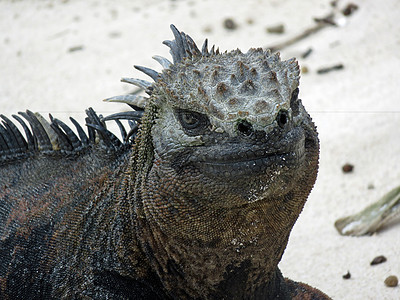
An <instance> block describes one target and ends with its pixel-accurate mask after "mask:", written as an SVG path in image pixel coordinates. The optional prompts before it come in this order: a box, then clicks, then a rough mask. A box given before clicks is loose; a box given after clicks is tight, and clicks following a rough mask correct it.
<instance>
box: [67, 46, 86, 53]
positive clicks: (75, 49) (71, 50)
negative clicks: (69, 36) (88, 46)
mask: <svg viewBox="0 0 400 300" xmlns="http://www.w3.org/2000/svg"><path fill="white" fill-rule="evenodd" d="M81 50H83V46H75V47H70V48H69V49H68V52H76V51H81Z"/></svg>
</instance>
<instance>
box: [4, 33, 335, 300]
mask: <svg viewBox="0 0 400 300" xmlns="http://www.w3.org/2000/svg"><path fill="white" fill-rule="evenodd" d="M172 30H173V32H174V35H175V40H174V41H172V42H171V41H168V42H166V44H167V45H168V46H169V47H170V48H171V52H172V56H173V59H174V62H173V63H170V62H168V61H167V60H166V59H160V58H158V60H159V61H160V62H161V63H162V64H163V66H164V70H163V72H162V73H157V72H155V71H153V70H149V69H144V68H142V67H138V68H139V69H141V70H143V71H144V72H145V73H146V74H148V75H150V76H151V77H152V78H153V79H155V83H153V84H150V83H147V82H144V81H138V80H135V79H124V80H125V81H127V82H130V83H133V84H136V85H139V86H141V87H142V88H144V89H145V90H146V92H147V93H148V94H149V95H150V97H149V98H143V97H134V96H124V97H114V98H111V99H109V100H110V101H122V102H126V103H128V104H130V105H131V106H132V107H134V108H136V109H138V110H139V111H140V110H141V109H143V108H144V115H143V117H142V119H141V125H140V130H139V133H138V135H137V137H136V138H135V143H134V145H133V148H132V149H131V150H128V149H126V150H120V151H111V152H110V148H108V152H107V151H106V150H104V149H102V148H101V147H100V145H97V144H94V145H93V146H92V147H91V148H90V149H89V150H87V151H86V152H85V153H83V154H79V155H77V156H76V157H73V158H70V159H69V160H68V161H67V159H66V158H65V157H63V156H62V155H58V156H57V155H56V157H55V158H54V157H53V158H52V159H51V158H49V157H48V156H46V154H44V153H40V152H39V154H35V155H33V156H32V157H29V158H27V159H25V160H23V161H22V162H18V163H16V162H15V161H12V162H10V163H9V165H6V166H5V167H4V168H3V170H1V171H2V172H3V173H2V174H0V175H2V177H1V178H2V179H1V181H0V184H1V186H5V187H6V188H5V189H3V191H2V195H1V199H2V200H1V201H2V202H1V203H2V204H1V205H2V206H1V207H0V221H1V222H2V224H3V225H2V228H1V231H0V233H1V236H0V237H1V240H0V243H1V244H0V251H1V252H0V258H1V259H2V262H1V263H0V276H1V279H0V286H1V293H2V294H1V295H2V297H3V298H9V299H13V298H16V297H20V298H21V297H25V298H26V297H29V298H34V297H40V298H42V299H46V298H61V297H66V298H94V299H157V298H158V299H277V298H279V299H292V298H293V299H329V298H328V297H327V296H326V295H324V294H323V293H321V292H319V291H318V290H315V289H313V288H311V287H309V286H307V285H305V284H301V283H296V282H293V281H290V280H289V279H284V278H283V277H282V274H281V273H280V271H279V269H278V267H277V265H278V263H279V261H280V259H281V257H282V255H283V252H284V249H285V247H286V245H287V242H288V238H289V234H290V231H291V229H292V227H293V225H294V223H295V222H296V219H297V217H298V215H299V214H300V212H301V210H302V208H303V206H304V203H305V201H306V199H307V197H308V194H309V192H310V191H311V189H312V187H313V185H314V182H315V179H316V176H317V169H318V156H319V142H318V137H317V132H316V129H315V126H314V124H313V123H312V121H311V119H310V117H309V116H308V114H307V113H306V111H305V110H304V107H303V106H302V104H301V101H300V100H299V99H298V98H297V95H298V84H299V69H298V65H297V62H296V61H295V60H294V59H291V60H288V61H281V60H280V58H279V56H278V55H272V54H271V53H270V52H266V51H263V50H262V49H251V50H249V51H248V52H247V53H241V52H240V51H239V50H236V51H232V52H229V53H223V54H219V53H218V52H215V51H214V50H211V51H208V50H207V47H206V45H205V46H204V47H203V49H202V51H199V50H198V49H197V47H196V46H195V44H194V43H193V41H192V40H191V39H190V37H188V36H187V35H185V34H184V33H180V32H179V31H177V30H176V28H175V27H172ZM131 116H132V115H131ZM114 118H117V119H121V118H122V114H119V115H118V116H116V117H114ZM135 118H136V115H135ZM106 119H107V118H106ZM40 122H41V123H42V124H46V123H45V122H44V121H43V120H42V121H40ZM43 126H44V127H45V128H47V127H48V126H47V125H43ZM99 126H100V125H98V128H97V129H96V131H97V134H99V135H102V134H104V133H102V132H104V130H103V131H102V130H101V128H100V129H99ZM100 127H101V126H100ZM51 140H52V141H53V140H55V139H51ZM52 145H53V146H52V147H53V151H50V152H51V154H53V155H54V153H55V152H56V150H55V148H57V147H56V146H57V145H56V142H52ZM55 145H56V146H55ZM110 153H111V154H110ZM60 165H61V166H63V167H65V168H66V169H65V171H64V172H60V171H59V170H60ZM16 169H18V170H20V169H27V170H29V171H28V172H27V173H26V174H25V175H24V176H22V178H21V177H20V176H18V174H17V173H18V172H17V170H16ZM72 170H74V171H72ZM40 174H50V176H51V177H50V178H49V177H46V176H40ZM3 176H4V178H5V179H3ZM25 186H26V188H25V189H24V191H25V192H23V193H20V191H21V190H22V189H23V187H25ZM15 195H17V196H15ZM37 201H39V202H37ZM3 203H6V204H5V205H4V204H3ZM17 203H18V204H17ZM38 206H40V207H38ZM27 207H28V209H26V208H27ZM24 209H25V210H26V211H27V213H24V214H22V216H23V217H19V216H20V214H19V213H18V212H21V211H23V210H24ZM4 258H6V260H5V261H4ZM3 261H4V263H3Z"/></svg>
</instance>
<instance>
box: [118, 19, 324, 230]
mask: <svg viewBox="0 0 400 300" xmlns="http://www.w3.org/2000/svg"><path fill="white" fill-rule="evenodd" d="M171 28H172V31H173V33H174V36H175V40H173V41H166V42H165V44H167V45H168V46H169V47H170V48H171V54H172V57H173V63H172V62H170V61H168V60H167V59H165V58H162V57H155V59H156V60H158V61H159V62H160V63H161V64H162V65H163V67H164V69H163V70H162V72H156V71H154V70H151V69H147V68H144V67H136V68H138V69H139V70H141V71H143V72H144V73H146V74H147V75H149V76H151V77H152V78H153V79H154V80H155V83H153V84H151V83H147V82H144V81H142V80H137V79H124V81H126V82H130V83H133V84H136V85H138V86H141V87H142V88H144V89H145V90H146V91H147V93H148V94H150V95H151V96H150V98H148V99H145V98H138V97H134V96H132V97H130V98H129V99H130V100H129V101H126V98H124V99H125V102H129V103H130V104H131V105H134V106H144V107H145V117H144V121H143V122H142V123H143V124H142V133H141V138H139V140H140V139H141V140H147V141H146V142H142V146H140V147H138V148H140V149H142V151H144V152H146V151H147V153H148V150H149V148H151V152H152V154H151V155H147V156H146V157H147V158H146V159H144V158H143V157H144V156H143V154H139V155H138V156H137V157H136V160H141V161H144V160H146V161H147V162H148V161H150V160H151V161H152V163H151V166H150V167H148V164H149V163H146V164H147V167H146V168H145V169H146V171H142V173H143V172H145V173H147V174H146V175H145V176H147V178H150V179H149V180H148V182H149V183H148V186H147V188H146V189H151V190H152V193H151V197H148V198H146V197H144V198H146V199H144V206H145V209H147V210H148V212H149V214H151V215H152V216H153V217H155V218H156V219H157V218H159V219H160V220H161V219H162V220H166V219H169V218H171V219H169V221H168V222H167V223H168V224H161V225H160V226H161V227H163V228H164V229H165V230H167V231H175V232H176V227H175V226H173V225H172V223H171V224H170V223H169V222H177V223H179V222H178V221H177V220H178V219H179V220H181V219H182V220H181V221H182V222H184V223H187V226H188V228H186V229H187V230H186V229H182V228H181V230H180V231H181V233H182V234H183V235H184V234H185V233H184V232H185V231H187V232H192V229H193V228H191V226H192V225H190V224H189V223H190V222H191V221H193V222H194V220H195V219H197V216H200V215H202V216H204V214H205V210H208V211H209V212H210V213H211V214H213V213H215V212H217V211H218V212H219V214H221V213H227V214H229V213H228V212H229V211H230V212H234V214H237V213H239V214H240V212H243V213H244V212H245V211H246V210H249V209H250V210H254V209H258V210H259V211H261V208H262V209H267V208H268V209H269V208H270V206H271V205H276V204H277V203H278V206H279V202H278V201H277V199H287V200H288V203H290V205H291V208H290V209H287V212H285V213H284V214H286V215H287V219H286V220H285V219H283V220H281V221H279V222H283V223H282V224H281V225H282V227H287V224H291V225H290V228H291V226H292V224H293V223H294V221H295V219H296V218H297V216H298V214H299V213H300V210H301V208H302V206H303V204H304V202H305V200H306V197H307V195H308V193H309V191H310V190H311V187H312V186H313V184H314V181H315V176H316V172H317V162H318V139H317V134H316V131H315V127H314V125H313V123H312V122H311V119H310V118H309V116H308V114H307V113H306V112H305V110H304V107H303V106H302V104H301V101H300V100H299V99H298V98H297V96H298V91H299V90H298V85H299V67H298V64H297V61H296V60H295V59H290V60H286V61H282V60H281V59H280V57H279V54H271V52H270V51H269V50H267V51H264V50H263V49H261V48H259V49H250V50H249V51H248V52H247V53H242V52H241V51H240V50H234V51H231V52H225V53H219V51H218V50H217V51H214V47H212V49H211V50H208V47H207V40H206V41H205V43H204V45H203V47H202V50H199V49H198V48H197V46H196V44H195V43H194V42H193V41H192V39H191V38H190V37H189V36H188V35H186V34H185V33H183V32H179V31H178V30H177V29H176V28H175V27H174V26H171ZM117 99H118V97H117ZM119 99H121V98H119ZM145 128H147V129H145ZM149 136H151V138H150V139H148V137H149ZM139 144H140V141H139ZM150 144H151V145H150ZM143 149H145V150H143ZM139 157H141V158H139ZM149 158H150V159H149ZM137 163H138V162H136V164H137ZM140 163H141V162H139V164H140ZM136 169H140V167H139V168H138V167H136ZM140 176H141V178H143V174H140ZM157 185H158V186H157ZM300 194H301V195H300ZM289 198H293V200H290V201H291V202H290V201H289ZM282 201H283V200H282ZM293 204H294V205H293ZM155 207H157V209H155ZM284 207H285V205H284V204H283V203H282V205H281V208H284ZM268 209H267V210H268ZM274 209H278V210H279V207H276V208H274ZM273 211H274V210H273V209H272V208H271V210H270V212H271V213H273ZM188 212H190V213H189V215H188V216H190V218H189V219H188V220H186V221H185V220H183V219H184V218H185V214H186V215H187V214H188ZM244 214H245V213H244ZM157 215H158V216H157ZM289 215H290V216H289ZM263 217H264V218H266V219H268V218H269V216H267V215H264V216H263ZM274 218H275V216H271V218H270V220H269V221H271V222H273V219H274ZM196 222H197V221H196ZM160 223H162V222H161V221H160ZM205 223H207V224H204V228H203V229H204V230H207V226H209V224H208V221H207V220H206V222H205ZM196 224H197V223H196ZM178 225H179V224H178ZM275 225H278V226H279V224H275ZM275 225H274V226H275ZM193 226H195V225H193ZM196 226H198V224H197V225H196ZM181 227H182V226H181ZM199 230H200V229H199V228H197V229H196V231H197V232H200V231H199ZM223 230H225V228H222V229H220V230H217V231H218V232H221V231H223ZM214 235H215V234H214ZM214 237H215V236H214Z"/></svg>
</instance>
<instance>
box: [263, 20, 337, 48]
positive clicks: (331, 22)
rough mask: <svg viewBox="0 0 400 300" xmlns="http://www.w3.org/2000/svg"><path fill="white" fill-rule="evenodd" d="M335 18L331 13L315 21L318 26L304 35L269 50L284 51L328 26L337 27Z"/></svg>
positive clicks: (309, 29) (303, 33)
mask: <svg viewBox="0 0 400 300" xmlns="http://www.w3.org/2000/svg"><path fill="white" fill-rule="evenodd" d="M333 17H334V14H333V13H330V14H329V15H327V16H326V17H323V18H318V19H314V20H315V21H316V22H317V24H316V25H314V26H313V27H311V28H307V29H306V30H304V31H303V32H302V33H300V34H298V35H296V36H294V37H292V38H290V39H288V40H287V41H285V42H282V43H279V44H276V45H273V46H270V47H267V48H268V49H270V50H271V51H273V52H274V51H277V50H281V49H283V48H285V47H288V46H290V45H293V44H294V43H296V42H298V41H300V40H302V39H305V38H306V37H308V36H310V35H312V34H314V33H316V32H318V31H320V30H321V29H323V28H325V27H327V26H336V23H335V22H334V19H333Z"/></svg>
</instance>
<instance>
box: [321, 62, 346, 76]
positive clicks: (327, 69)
mask: <svg viewBox="0 0 400 300" xmlns="http://www.w3.org/2000/svg"><path fill="white" fill-rule="evenodd" d="M343 68H344V66H343V64H337V65H334V66H332V67H326V68H321V69H318V70H317V73H318V74H325V73H329V72H331V71H336V70H342V69H343Z"/></svg>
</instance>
